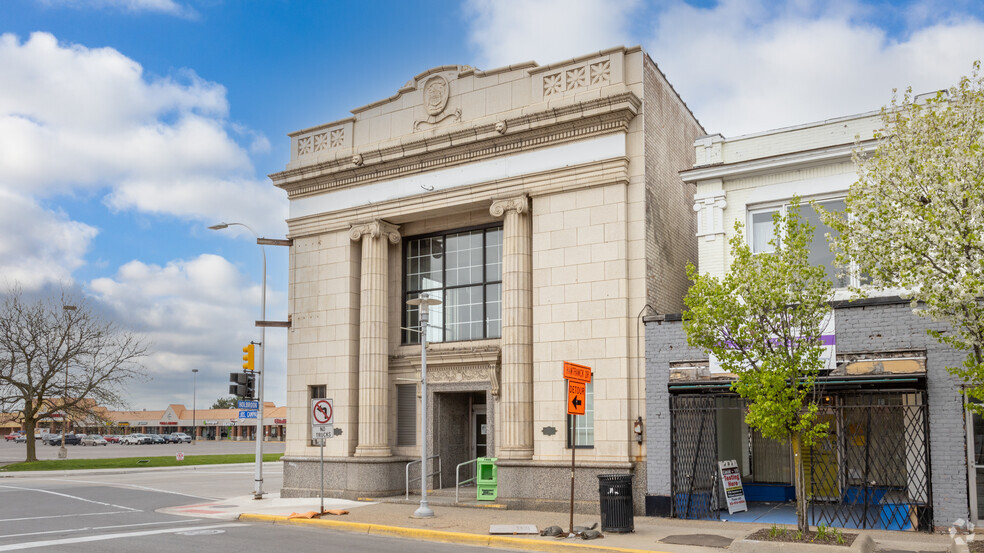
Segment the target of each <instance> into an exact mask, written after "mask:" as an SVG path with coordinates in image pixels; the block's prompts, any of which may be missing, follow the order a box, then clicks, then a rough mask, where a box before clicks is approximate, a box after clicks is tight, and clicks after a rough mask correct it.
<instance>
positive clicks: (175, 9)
mask: <svg viewBox="0 0 984 553" xmlns="http://www.w3.org/2000/svg"><path fill="white" fill-rule="evenodd" d="M43 2H44V3H45V4H49V5H53V6H67V7H71V8H79V9H81V8H96V9H116V10H121V11H126V12H131V13H137V12H155V13H162V14H166V15H176V16H179V17H187V18H194V17H197V16H198V12H196V11H195V10H194V9H193V8H192V7H190V6H187V5H184V4H181V3H179V2H175V1H174V0H43Z"/></svg>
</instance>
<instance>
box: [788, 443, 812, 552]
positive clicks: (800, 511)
mask: <svg viewBox="0 0 984 553" xmlns="http://www.w3.org/2000/svg"><path fill="white" fill-rule="evenodd" d="M790 442H791V443H792V444H793V475H794V476H793V486H794V487H795V488H796V528H797V529H798V530H799V531H800V532H803V534H806V533H807V532H809V531H810V522H809V521H808V520H807V518H806V477H805V475H804V471H803V443H802V442H801V441H800V435H799V434H792V435H790Z"/></svg>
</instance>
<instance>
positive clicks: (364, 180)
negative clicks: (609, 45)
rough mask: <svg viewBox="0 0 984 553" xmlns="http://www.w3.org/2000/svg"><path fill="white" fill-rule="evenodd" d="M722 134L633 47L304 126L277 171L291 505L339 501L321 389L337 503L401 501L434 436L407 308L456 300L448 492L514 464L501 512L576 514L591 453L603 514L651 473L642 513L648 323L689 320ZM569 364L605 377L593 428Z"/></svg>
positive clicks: (434, 315)
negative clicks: (600, 481) (703, 142)
mask: <svg viewBox="0 0 984 553" xmlns="http://www.w3.org/2000/svg"><path fill="white" fill-rule="evenodd" d="M312 123H318V122H316V121H312ZM703 134H704V131H703V129H702V128H701V126H700V124H699V123H698V122H697V121H696V119H695V118H694V116H693V115H692V114H691V112H690V111H689V110H688V108H687V106H686V105H685V104H684V102H683V101H682V100H681V99H680V97H679V96H678V95H677V94H676V92H675V91H674V90H673V88H672V87H671V85H670V84H669V82H668V81H667V79H666V77H665V76H664V75H663V74H662V73H661V72H660V70H659V69H658V67H657V66H656V64H655V63H654V62H653V61H652V60H651V59H650V58H649V56H648V55H647V54H646V53H645V52H644V51H642V50H641V49H639V48H622V47H619V48H613V49H610V50H605V51H601V52H595V53H592V54H589V55H585V56H581V57H578V58H574V59H570V60H566V61H562V62H559V63H554V64H550V65H543V66H541V65H538V64H536V63H533V62H528V63H521V64H517V65H511V66H509V67H503V68H499V69H493V70H488V71H481V70H478V69H475V68H473V67H469V66H463V65H446V66H442V67H435V68H433V69H429V70H427V71H424V72H422V73H420V74H418V75H417V76H415V77H413V78H412V79H410V80H409V81H407V83H406V84H404V85H403V86H402V87H401V88H399V89H398V90H396V91H395V94H394V95H393V96H391V97H389V98H385V99H382V100H378V101H373V102H372V103H369V104H367V105H365V106H362V107H358V108H355V109H353V110H352V111H351V116H350V117H346V118H344V119H340V120H337V121H333V122H330V123H324V124H318V125H317V126H313V127H311V128H308V129H305V130H301V131H297V132H294V133H292V134H291V135H290V139H291V159H290V162H289V163H288V164H287V167H286V169H285V170H284V171H282V172H279V173H276V174H273V175H271V179H272V180H273V183H274V185H275V186H277V187H279V188H281V189H282V190H283V191H284V192H286V193H287V196H288V198H289V203H290V215H289V219H288V225H289V236H290V238H291V239H292V240H293V245H292V247H291V249H290V282H289V310H290V315H291V328H290V331H289V346H288V363H287V390H288V392H287V406H288V416H287V420H288V421H289V423H288V427H287V446H286V454H285V456H284V458H283V461H284V484H283V485H284V488H283V490H282V495H283V496H285V497H299V496H311V495H316V494H318V493H319V489H320V482H319V455H320V448H319V447H318V446H317V445H316V444H317V442H316V441H314V440H312V431H311V422H312V415H311V412H310V404H311V399H312V398H321V397H327V398H331V399H332V400H333V406H334V411H333V421H334V435H333V437H332V438H331V439H329V440H327V445H326V446H325V450H324V458H325V467H324V485H325V491H326V493H327V494H329V495H334V496H339V497H380V496H382V495H384V494H391V495H395V494H398V493H403V492H404V489H405V487H406V482H405V474H406V470H407V463H408V462H411V461H414V460H416V459H419V458H420V455H421V451H420V447H421V446H420V444H421V441H422V440H421V435H420V415H421V399H422V398H421V395H420V394H421V386H420V378H421V372H422V371H421V346H420V341H421V340H420V333H419V328H418V327H419V313H418V311H417V309H418V308H417V307H414V306H411V305H408V303H407V301H408V300H411V299H414V298H417V297H419V296H420V295H421V294H424V293H426V294H428V295H429V296H430V297H433V298H437V299H439V300H441V303H440V305H436V306H432V307H430V308H428V309H429V311H428V314H429V325H428V328H427V330H426V332H427V394H428V398H427V406H428V407H427V408H428V413H427V417H426V420H427V422H428V424H427V432H428V438H427V442H428V449H429V452H428V453H429V454H430V455H433V456H434V462H435V463H437V462H438V460H439V465H435V466H439V467H440V478H438V477H437V476H434V477H432V478H431V480H430V481H429V484H430V487H431V488H435V487H437V486H439V485H443V487H445V488H449V487H453V486H454V484H455V467H456V466H457V465H458V464H459V463H462V462H465V461H468V460H471V459H474V458H476V457H484V456H489V457H496V458H497V459H498V462H497V465H498V482H499V488H498V496H499V499H498V501H500V502H503V501H504V502H507V503H510V504H513V505H516V506H517V507H525V508H544V509H550V508H558V509H563V508H566V506H567V498H568V495H569V493H570V463H571V453H572V451H571V448H572V446H573V447H576V448H577V450H576V460H577V467H578V468H577V471H576V474H577V481H576V484H577V487H578V493H577V497H578V498H580V499H583V500H584V501H583V503H582V504H581V507H582V508H583V509H585V510H586V509H597V497H598V491H597V490H598V486H597V479H596V476H597V475H598V474H601V473H631V474H634V475H635V483H634V490H635V493H636V494H637V496H638V498H637V500H636V502H635V505H636V509H637V510H641V509H642V507H643V501H642V500H641V499H642V496H643V494H644V493H645V490H646V482H645V479H646V471H645V468H644V466H645V449H646V448H645V445H644V444H643V443H642V436H643V435H645V431H644V430H642V429H643V428H645V425H646V420H645V418H646V408H645V399H646V393H645V376H646V371H645V366H644V363H645V360H644V359H645V352H644V347H645V346H644V326H643V323H642V318H643V317H644V316H646V315H648V314H653V313H678V312H680V311H681V309H682V307H683V305H682V298H683V296H684V294H685V292H686V289H687V286H688V281H687V279H686V274H685V266H686V263H687V262H688V261H694V260H696V259H697V242H696V237H695V234H696V225H695V220H696V219H695V214H694V211H693V189H692V185H685V184H684V183H683V182H682V180H681V179H680V177H679V175H678V172H679V171H681V170H684V169H688V168H690V167H692V166H693V164H694V148H693V143H694V140H695V139H696V138H697V137H698V136H700V135H703ZM565 361H569V362H574V363H578V364H581V365H586V366H589V367H591V368H592V370H593V379H592V382H591V383H590V384H589V385H588V386H587V390H586V398H585V400H586V414H585V415H584V416H578V417H577V421H576V430H575V423H574V421H573V419H572V417H570V416H569V415H567V399H568V396H567V391H568V389H567V383H566V381H565V380H564V375H563V363H564V362H565ZM640 430H642V432H641V433H640V432H639V431H640ZM414 474H416V473H414ZM463 474H464V473H463ZM463 477H464V476H463ZM415 486H419V484H412V485H411V486H410V487H411V489H412V488H414V487H415Z"/></svg>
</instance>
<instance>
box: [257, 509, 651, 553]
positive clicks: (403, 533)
mask: <svg viewBox="0 0 984 553" xmlns="http://www.w3.org/2000/svg"><path fill="white" fill-rule="evenodd" d="M239 520H241V521H251V522H271V523H273V524H292V525H298V526H320V527H322V528H331V529H333V530H340V531H343V532H356V533H360V534H371V535H374V536H390V537H398V538H412V539H417V540H425V541H435V542H443V543H457V544H462V545H477V546H485V547H505V548H509V549H521V550H524V551H546V552H557V553H562V552H570V551H571V550H572V549H574V550H580V551H593V552H602V551H614V552H617V553H666V552H659V551H654V550H652V549H629V548H625V547H606V546H604V545H589V544H579V543H559V542H549V541H542V540H531V539H525V538H514V537H510V536H486V535H482V534H467V533H464V532H448V531H443V530H425V529H422V528H405V527H402V526H385V525H382V524H367V523H362V522H344V521H340V520H320V519H307V518H293V519H288V518H287V517H285V516H279V515H257V514H249V513H243V514H241V515H239Z"/></svg>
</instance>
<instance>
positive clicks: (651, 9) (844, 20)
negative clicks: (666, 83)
mask: <svg viewBox="0 0 984 553" xmlns="http://www.w3.org/2000/svg"><path fill="white" fill-rule="evenodd" d="M966 11H969V7H968V6H967V5H965V4H961V3H959V2H958V3H953V2H946V3H941V2H939V1H937V0H926V1H923V2H912V3H909V4H907V5H906V6H905V7H899V8H893V9H891V10H888V9H886V8H885V6H882V5H865V4H861V3H859V2H852V1H847V0H841V1H834V2H822V1H819V0H787V1H785V2H770V1H766V0H721V1H720V2H717V3H716V4H715V5H714V6H713V7H711V8H699V7H694V6H691V5H688V4H686V3H684V2H673V3H668V4H667V3H662V2H656V1H655V0H649V1H648V2H644V3H640V2H638V1H632V2H624V3H621V2H610V1H609V0H579V1H577V2H564V1H562V0H545V1H539V2H532V3H527V2H519V1H494V0H470V1H469V2H468V3H467V5H466V8H465V16H466V18H467V19H468V25H469V38H470V41H471V43H472V45H473V46H474V48H475V50H476V55H477V58H478V62H480V63H485V64H487V65H488V67H496V66H502V65H508V64H512V63H517V62H520V61H524V60H528V59H530V58H535V59H536V61H538V62H540V63H550V62H554V61H559V60H563V59H568V58H571V57H574V56H578V55H582V54H587V53H590V52H591V51H594V50H599V49H603V48H607V47H611V46H617V45H619V44H624V45H630V44H635V43H641V44H643V46H644V47H645V48H646V50H647V51H648V53H649V54H650V55H651V56H652V58H653V60H654V61H655V62H656V63H657V64H658V65H659V67H660V69H661V70H662V71H663V72H664V73H665V74H666V76H667V78H668V79H669V80H670V82H671V83H672V84H673V86H674V88H675V89H676V90H677V92H679V93H680V96H681V97H682V98H683V99H684V101H685V102H686V103H687V105H688V106H690V108H691V110H692V111H693V112H694V114H695V115H696V116H697V118H698V119H699V120H700V121H701V123H702V124H703V125H704V127H705V128H706V129H707V131H708V132H721V133H723V134H725V135H726V136H734V135H737V134H745V133H751V132H758V131H764V130H768V129H773V128H777V127H783V126H789V125H797V124H801V123H807V122H812V121H817V120H822V119H826V118H831V117H839V116H844V115H850V114H854V113H859V112H864V111H872V110H877V109H878V108H880V107H881V106H883V105H885V104H887V103H888V102H889V101H890V99H891V94H892V89H893V88H899V89H904V88H905V87H907V86H910V85H911V86H912V87H913V90H914V91H916V92H925V91H933V90H937V89H940V88H946V87H948V86H951V85H953V84H955V83H956V82H957V79H958V78H959V77H960V76H961V75H965V74H968V73H969V72H970V68H971V62H972V61H973V60H975V59H980V58H984V23H982V22H981V21H980V20H979V19H977V18H975V17H973V16H970V15H967V14H966V13H965V12H966ZM643 17H645V18H648V21H649V22H648V23H645V22H640V21H643V20H642V18H643ZM879 25H881V26H879ZM889 26H902V27H903V28H902V29H901V31H900V32H897V33H896V32H892V33H890V32H888V31H887V30H886V29H887V28H888V27H889ZM638 28H643V29H646V28H648V29H649V30H648V31H646V33H647V34H646V36H642V37H636V36H633V35H632V31H631V30H630V29H638Z"/></svg>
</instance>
